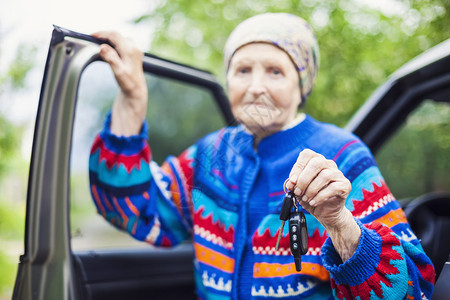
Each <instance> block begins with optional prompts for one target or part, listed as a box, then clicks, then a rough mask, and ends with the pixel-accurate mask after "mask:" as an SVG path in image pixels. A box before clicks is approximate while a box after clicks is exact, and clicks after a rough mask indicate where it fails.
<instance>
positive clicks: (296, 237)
mask: <svg viewBox="0 0 450 300" xmlns="http://www.w3.org/2000/svg"><path fill="white" fill-rule="evenodd" d="M289 242H290V244H291V252H292V255H294V261H295V269H296V270H297V271H301V270H302V259H301V256H302V255H304V254H306V252H308V230H307V229H306V218H305V214H304V213H303V212H301V211H295V212H292V213H291V215H290V217H289Z"/></svg>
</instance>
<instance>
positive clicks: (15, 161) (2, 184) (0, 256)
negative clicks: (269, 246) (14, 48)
mask: <svg viewBox="0 0 450 300" xmlns="http://www.w3.org/2000/svg"><path fill="white" fill-rule="evenodd" d="M20 49H21V50H19V51H18V53H17V54H16V56H15V59H14V61H13V62H12V63H11V65H10V66H9V68H8V69H7V70H6V71H5V73H4V74H0V99H2V101H1V103H0V105H1V106H0V297H1V296H2V295H7V294H10V293H11V291H12V286H13V283H14V279H15V275H16V270H17V264H18V257H16V251H13V250H14V249H16V248H17V247H23V246H22V245H23V236H24V227H25V202H24V200H25V199H24V198H23V196H24V190H23V188H24V187H25V182H26V173H27V165H26V163H25V161H24V160H23V158H22V156H21V149H20V148H21V140H22V135H23V130H24V127H23V126H22V125H17V124H14V123H12V122H11V120H9V119H8V118H7V115H6V114H5V113H2V111H3V110H2V109H4V108H5V107H7V106H8V104H10V103H8V102H7V100H6V98H7V97H6V95H9V94H10V93H13V92H15V91H18V90H20V89H22V88H23V87H24V82H25V78H26V75H27V73H28V72H29V71H30V70H31V68H32V67H33V58H34V53H35V50H34V48H32V47H20ZM21 183H23V184H21Z"/></svg>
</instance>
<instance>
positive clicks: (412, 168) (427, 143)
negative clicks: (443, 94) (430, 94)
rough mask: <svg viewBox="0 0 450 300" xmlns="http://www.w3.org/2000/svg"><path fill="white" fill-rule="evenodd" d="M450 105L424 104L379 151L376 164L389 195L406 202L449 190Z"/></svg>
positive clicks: (429, 101)
mask: <svg viewBox="0 0 450 300" xmlns="http://www.w3.org/2000/svg"><path fill="white" fill-rule="evenodd" d="M449 153H450V105H449V103H442V102H434V101H431V100H427V101H424V102H423V103H422V104H421V105H419V106H418V107H417V108H416V109H415V110H414V111H413V112H412V113H410V114H409V116H408V119H407V120H406V122H405V124H404V125H403V126H402V127H401V128H400V129H399V130H398V131H397V132H396V134H395V135H394V136H393V137H391V138H390V140H389V141H388V142H386V143H385V144H384V146H383V147H382V148H381V149H380V150H379V151H378V153H377V155H376V160H377V163H378V164H379V167H380V171H381V173H382V174H383V176H384V178H385V180H386V182H387V184H388V185H389V187H390V189H391V191H392V193H393V194H394V195H395V196H396V198H397V199H403V200H404V201H405V202H407V201H408V200H412V199H414V198H416V197H418V196H420V195H423V194H425V193H428V192H432V191H450V177H449V176H448V170H449V169H450V159H449Z"/></svg>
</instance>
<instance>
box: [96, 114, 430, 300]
mask: <svg viewBox="0 0 450 300" xmlns="http://www.w3.org/2000/svg"><path fill="white" fill-rule="evenodd" d="M105 125H106V126H105V128H104V130H103V132H102V133H101V134H100V135H99V137H98V138H97V139H96V142H95V143H94V146H93V148H92V152H91V158H90V180H91V191H92V195H93V198H94V202H95V204H96V205H97V208H98V211H99V213H100V214H102V215H103V216H104V217H105V219H107V220H108V221H109V222H111V223H113V224H114V225H115V226H117V227H119V228H122V229H124V230H127V231H128V232H129V233H130V234H131V235H133V236H134V237H136V238H137V239H139V240H143V241H146V242H148V243H151V244H154V245H156V246H165V247H172V246H174V245H176V244H178V243H180V242H181V241H183V240H185V239H188V238H190V237H192V240H193V244H194V249H195V261H194V266H195V278H196V282H197V293H198V296H199V298H200V299H260V298H265V299H280V298H283V299H298V298H302V299H329V298H332V297H333V296H334V297H336V298H339V299H349V298H352V297H354V298H357V297H360V299H369V298H374V299H375V298H385V299H394V298H390V297H389V296H395V297H396V298H395V299H400V298H406V297H408V296H413V294H414V295H416V294H422V293H423V294H424V295H425V296H426V297H427V298H430V296H431V292H432V287H433V281H434V270H433V267H432V266H431V262H430V260H429V259H428V258H427V257H426V255H424V254H423V250H422V248H421V247H420V244H419V242H418V241H417V239H416V237H415V236H414V234H413V233H412V232H411V230H410V228H409V225H408V224H407V222H406V219H405V218H404V214H403V212H402V211H401V208H400V206H399V204H398V203H397V202H396V201H395V199H394V197H393V196H392V194H391V193H390V191H389V189H388V188H387V186H386V185H385V183H384V180H383V178H382V176H381V174H380V172H379V170H378V168H377V166H376V163H375V161H374V159H373V157H372V155H371V153H370V151H369V150H368V149H367V147H366V146H365V145H364V144H363V143H362V142H361V141H360V140H359V139H358V138H357V137H355V136H354V135H352V134H350V133H348V132H346V131H344V130H342V129H340V128H338V127H336V126H333V125H329V124H324V123H320V122H317V121H316V120H314V119H313V118H312V117H310V116H306V118H305V120H304V121H302V122H301V123H300V124H298V125H297V126H295V127H293V128H290V129H287V130H285V131H280V132H277V133H275V134H273V135H271V136H268V137H266V138H264V139H263V140H261V141H260V143H259V144H258V146H257V148H256V149H255V148H254V147H253V142H254V140H253V136H251V135H250V134H248V133H247V132H245V131H244V130H243V128H242V127H241V126H238V127H230V128H224V129H222V130H219V131H217V132H214V133H212V134H209V135H207V136H206V137H204V138H202V139H201V140H199V141H198V142H197V143H196V144H195V145H194V146H192V147H190V148H189V149H187V150H186V151H185V152H184V153H183V154H182V155H180V156H179V157H173V156H172V157H169V158H168V159H167V161H166V162H165V163H164V164H163V165H162V166H161V167H160V166H157V165H156V164H155V163H154V162H152V161H151V153H150V150H149V148H148V145H147V143H146V141H145V137H144V135H145V132H144V133H143V134H141V135H139V136H135V137H131V138H128V139H127V141H125V140H124V139H121V138H118V137H115V136H113V135H112V134H111V133H110V132H109V119H107V121H106V123H105ZM127 143H130V145H133V146H130V147H127V146H126V144H127ZM134 145H141V147H135V146H134ZM304 149H311V150H313V151H315V152H318V153H320V154H322V155H324V156H325V157H326V158H328V159H333V160H334V161H335V162H336V163H337V165H338V167H339V169H340V170H341V171H342V172H343V173H344V175H345V176H346V177H347V178H349V180H350V181H351V182H352V192H351V194H350V195H349V197H348V199H347V202H346V207H347V208H348V209H349V210H350V211H352V213H353V215H354V217H355V218H356V219H357V220H358V224H359V225H360V227H361V231H362V235H361V239H360V243H359V245H358V248H357V250H356V253H355V254H354V255H353V257H351V258H350V259H349V260H348V261H346V262H345V263H342V261H341V259H340V257H339V255H338V253H337V252H336V250H335V249H334V247H333V244H332V242H331V240H330V239H329V238H328V239H327V234H326V231H325V230H324V228H323V226H322V225H321V224H320V223H319V222H318V221H317V220H316V219H315V218H314V217H313V216H312V215H310V214H309V213H308V212H306V211H304V213H305V215H306V218H307V223H308V235H309V249H308V253H307V254H306V255H304V256H303V257H302V267H303V269H302V271H301V272H300V273H299V272H296V271H295V267H294V263H293V258H292V256H291V254H290V250H289V238H288V235H287V226H286V227H285V230H284V232H283V237H282V240H281V243H280V249H279V250H278V251H277V250H275V249H274V246H275V241H276V237H277V235H278V228H279V226H280V220H279V213H280V209H281V204H282V200H283V197H284V192H283V183H284V181H285V179H286V178H287V176H288V175H289V172H290V169H291V168H292V166H293V164H294V163H295V161H296V159H297V156H298V154H299V153H300V151H302V150H304ZM140 175H141V176H142V178H143V179H142V180H141V181H139V180H137V179H135V178H138V177H139V176H140ZM128 179H130V181H127V180H128ZM127 182H128V183H127ZM383 224H384V225H383ZM322 246H323V247H322ZM321 254H322V256H321ZM330 276H331V277H330ZM397 297H400V298H397Z"/></svg>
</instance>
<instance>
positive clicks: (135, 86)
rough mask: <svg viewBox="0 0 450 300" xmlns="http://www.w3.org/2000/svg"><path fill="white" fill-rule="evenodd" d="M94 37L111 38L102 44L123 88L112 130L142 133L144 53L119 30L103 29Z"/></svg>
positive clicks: (113, 115) (119, 95) (107, 60)
mask: <svg viewBox="0 0 450 300" xmlns="http://www.w3.org/2000/svg"><path fill="white" fill-rule="evenodd" d="M92 36H93V37H96V38H99V39H104V40H108V41H110V42H111V44H112V45H113V46H114V48H113V47H111V46H110V45H108V44H102V45H101V46H100V56H101V58H102V59H103V60H104V61H105V62H107V63H108V64H109V65H110V66H111V69H112V71H113V73H114V76H115V78H116V81H117V83H118V84H119V87H120V92H119V94H118V95H117V98H116V100H115V102H114V105H113V109H112V116H111V132H112V133H114V134H116V135H118V136H130V135H134V134H138V133H139V132H140V130H141V126H142V123H143V121H144V119H145V114H146V111H147V101H148V99H147V97H148V92H147V84H146V82H145V77H144V71H143V68H142V58H143V56H144V53H143V52H142V51H141V50H139V49H138V48H137V47H136V45H135V44H134V43H133V42H132V41H131V40H129V39H127V38H125V37H124V36H122V35H121V34H119V33H117V32H115V31H100V32H96V33H94V34H92Z"/></svg>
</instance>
